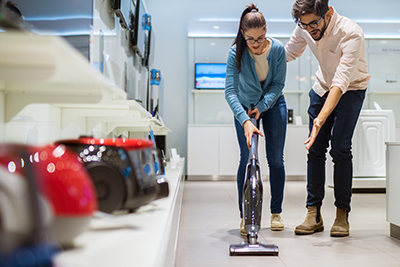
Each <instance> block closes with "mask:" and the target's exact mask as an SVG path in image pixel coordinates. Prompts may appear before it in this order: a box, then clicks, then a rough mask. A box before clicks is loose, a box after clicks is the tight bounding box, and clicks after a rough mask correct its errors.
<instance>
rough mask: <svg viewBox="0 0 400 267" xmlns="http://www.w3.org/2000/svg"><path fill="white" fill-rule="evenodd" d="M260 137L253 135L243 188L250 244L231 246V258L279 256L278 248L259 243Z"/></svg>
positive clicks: (261, 185) (254, 121) (253, 121)
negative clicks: (258, 149)
mask: <svg viewBox="0 0 400 267" xmlns="http://www.w3.org/2000/svg"><path fill="white" fill-rule="evenodd" d="M251 122H252V123H253V124H254V125H256V126H257V124H256V123H257V121H256V119H255V118H254V116H252V118H251ZM257 148H258V135H257V134H253V136H252V140H251V146H250V151H249V161H248V163H247V166H246V173H245V181H244V186H243V203H242V208H243V216H244V218H243V224H244V228H245V229H246V231H247V240H248V242H242V243H241V244H232V245H230V248H229V252H230V255H231V256H242V255H249V256H251V255H252V256H257V255H260V256H261V255H265V256H278V253H279V249H278V246H276V245H273V244H263V243H259V242H258V241H257V239H258V233H259V231H260V229H261V214H262V202H263V183H262V176H261V167H260V163H259V160H258V151H257Z"/></svg>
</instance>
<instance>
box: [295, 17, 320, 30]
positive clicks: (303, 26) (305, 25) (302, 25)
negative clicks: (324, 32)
mask: <svg viewBox="0 0 400 267" xmlns="http://www.w3.org/2000/svg"><path fill="white" fill-rule="evenodd" d="M324 16H325V14H324V15H322V17H321V18H320V19H319V20H318V21H317V22H315V21H313V22H311V23H308V24H307V23H303V22H301V21H299V22H298V23H297V25H299V27H300V28H302V29H303V30H307V28H308V27H310V28H311V29H315V28H317V27H318V23H319V22H320V21H321V19H322V18H323V17H324Z"/></svg>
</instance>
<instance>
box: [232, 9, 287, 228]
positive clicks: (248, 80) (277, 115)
mask: <svg viewBox="0 0 400 267" xmlns="http://www.w3.org/2000/svg"><path fill="white" fill-rule="evenodd" d="M266 32H267V23H266V21H265V18H264V16H263V15H262V14H261V13H260V12H259V11H258V8H257V6H256V5H255V4H253V3H252V4H250V5H249V6H247V7H246V9H245V10H244V11H243V13H242V16H241V19H240V24H239V30H238V33H237V36H236V38H235V41H234V43H233V46H232V47H231V48H230V50H229V56H228V62H227V71H226V86H225V99H226V101H227V102H228V104H229V106H230V108H231V109H232V111H233V114H234V116H235V128H236V134H237V139H238V142H239V147H240V163H239V168H238V172H237V186H238V195H239V210H240V217H241V222H240V233H241V234H242V235H247V233H246V230H245V229H244V227H243V211H242V191H243V184H244V178H245V171H246V164H247V161H248V157H249V147H250V145H251V137H252V135H253V133H257V134H259V135H260V136H263V134H262V133H261V131H260V130H259V129H258V128H257V127H255V126H254V125H253V124H252V123H251V121H250V115H251V114H255V115H256V119H257V124H258V125H259V124H260V120H261V121H262V125H263V130H264V134H265V144H266V147H265V149H266V155H267V160H268V165H269V182H270V188H271V203H270V210H271V214H272V215H271V230H278V231H279V230H283V228H284V225H283V221H282V219H281V216H280V213H281V212H282V201H283V191H284V185H285V166H284V163H283V149H284V144H285V137H286V124H287V109H286V101H285V98H284V96H283V93H282V89H283V87H284V86H285V76H286V55H285V49H284V46H283V45H282V43H281V42H280V41H278V40H275V39H273V38H269V37H266ZM251 105H254V108H253V109H252V108H251Z"/></svg>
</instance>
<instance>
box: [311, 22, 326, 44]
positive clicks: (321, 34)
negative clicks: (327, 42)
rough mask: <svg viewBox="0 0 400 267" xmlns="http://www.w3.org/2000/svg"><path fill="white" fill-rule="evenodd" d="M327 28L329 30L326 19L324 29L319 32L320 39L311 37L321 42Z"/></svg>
mask: <svg viewBox="0 0 400 267" xmlns="http://www.w3.org/2000/svg"><path fill="white" fill-rule="evenodd" d="M326 28H328V26H327V25H326V23H325V19H324V27H322V29H321V30H319V32H320V35H319V37H318V38H317V39H314V37H313V36H312V35H311V37H312V38H313V39H314V41H319V40H321V38H322V36H324V33H325V31H326Z"/></svg>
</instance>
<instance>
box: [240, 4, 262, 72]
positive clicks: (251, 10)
mask: <svg viewBox="0 0 400 267" xmlns="http://www.w3.org/2000/svg"><path fill="white" fill-rule="evenodd" d="M265 27H267V23H266V21H265V18H264V16H263V14H261V12H259V11H258V8H257V6H256V5H255V4H253V3H251V4H250V5H248V6H246V9H245V10H244V11H243V13H242V16H241V17H240V23H239V29H238V33H237V35H236V38H235V41H234V42H233V44H236V66H237V69H238V70H239V72H240V70H241V68H242V56H243V53H244V50H245V49H246V47H247V44H246V40H245V38H244V36H243V34H242V30H243V32H245V31H247V30H249V29H254V28H265Z"/></svg>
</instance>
